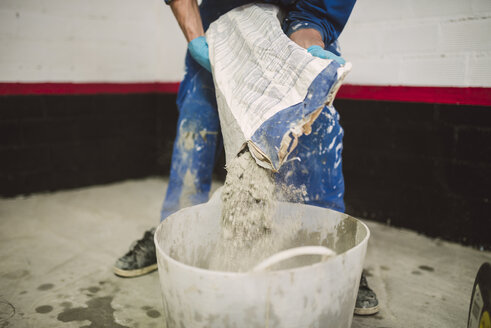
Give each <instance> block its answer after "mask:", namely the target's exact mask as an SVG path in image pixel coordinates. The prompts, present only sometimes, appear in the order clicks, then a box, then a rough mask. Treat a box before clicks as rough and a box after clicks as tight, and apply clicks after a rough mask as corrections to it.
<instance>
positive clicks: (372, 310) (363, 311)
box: [355, 305, 379, 315]
mask: <svg viewBox="0 0 491 328" xmlns="http://www.w3.org/2000/svg"><path fill="white" fill-rule="evenodd" d="M378 311H379V307H378V305H377V306H374V307H372V308H355V314H356V315H372V314H375V313H378Z"/></svg>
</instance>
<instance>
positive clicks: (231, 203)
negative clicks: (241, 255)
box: [222, 151, 275, 246]
mask: <svg viewBox="0 0 491 328" xmlns="http://www.w3.org/2000/svg"><path fill="white" fill-rule="evenodd" d="M274 190H275V183H274V178H273V174H272V172H271V171H269V170H266V169H264V168H262V167H260V166H259V165H257V164H256V161H255V160H254V158H253V157H252V156H251V154H250V153H249V151H244V152H242V153H240V154H239V155H238V156H237V157H236V158H234V159H233V160H231V161H230V163H229V164H228V165H227V177H226V179H225V185H224V187H223V192H222V203H223V209H222V229H223V230H222V232H223V237H224V238H225V239H228V240H232V241H233V242H234V245H235V246H243V245H246V244H250V243H251V242H253V241H255V240H257V239H259V238H260V237H262V236H263V235H264V234H265V233H267V232H269V231H270V230H271V224H272V215H273V210H274V208H273V197H274Z"/></svg>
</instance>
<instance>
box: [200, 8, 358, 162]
mask: <svg viewBox="0 0 491 328" xmlns="http://www.w3.org/2000/svg"><path fill="white" fill-rule="evenodd" d="M278 16H279V8H278V7H276V6H274V5H268V4H250V5H246V6H242V7H239V8H236V9H234V10H232V11H230V12H228V13H227V14H225V15H222V16H221V17H220V18H219V19H218V20H216V21H215V22H213V23H212V24H211V25H210V27H209V29H208V31H207V32H206V38H207V40H208V44H209V49H210V62H211V66H212V70H213V79H214V83H215V89H216V97H217V104H218V112H219V116H220V125H221V129H222V134H223V139H224V146H225V153H226V160H227V162H229V160H231V159H232V158H234V157H235V156H236V155H237V154H238V153H239V152H240V151H241V150H242V149H243V148H244V147H245V146H246V145H248V146H249V149H250V151H251V153H252V155H253V156H254V158H255V159H256V162H257V163H258V164H259V165H261V166H262V167H265V168H268V169H271V170H273V171H277V170H278V169H279V168H280V167H281V165H282V164H283V163H284V162H285V161H286V160H287V159H288V155H289V154H290V153H291V151H292V150H293V149H295V147H296V145H297V141H298V138H299V137H300V136H301V135H303V134H309V133H310V132H311V125H312V123H313V122H314V121H315V120H316V118H317V117H318V115H319V114H320V112H321V111H322V109H323V108H324V106H325V105H328V106H330V105H332V102H333V100H334V97H335V94H336V92H337V90H338V89H339V87H340V85H341V81H342V80H343V78H344V76H345V75H346V74H347V73H348V72H349V70H350V69H351V64H350V63H346V64H345V65H344V66H341V65H339V64H338V63H336V62H335V61H333V60H329V59H320V58H317V57H313V56H312V55H310V54H309V53H308V52H307V50H305V49H304V48H302V47H300V46H299V45H297V44H296V43H294V42H293V41H291V40H290V39H289V38H288V37H287V36H286V35H285V34H284V33H283V31H282V29H281V26H280V20H279V18H278Z"/></svg>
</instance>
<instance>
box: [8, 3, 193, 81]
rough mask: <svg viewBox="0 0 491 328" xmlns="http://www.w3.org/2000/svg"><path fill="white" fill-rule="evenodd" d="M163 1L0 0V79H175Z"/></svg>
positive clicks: (171, 26) (178, 56)
mask: <svg viewBox="0 0 491 328" xmlns="http://www.w3.org/2000/svg"><path fill="white" fill-rule="evenodd" d="M185 48H186V44H185V39H184V37H183V36H182V35H181V32H180V30H179V27H178V25H177V23H176V22H175V19H174V17H173V16H172V12H171V10H170V8H169V7H168V6H166V5H165V3H164V1H163V0H0V81H7V82H16V81H23V82H24V81H50V82H54V81H74V82H81V81H89V82H92V81H111V82H126V81H129V82H137V81H146V82H148V81H179V80H180V79H181V78H182V75H183V67H184V59H183V58H184V52H185Z"/></svg>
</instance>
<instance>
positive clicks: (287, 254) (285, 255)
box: [251, 246, 336, 272]
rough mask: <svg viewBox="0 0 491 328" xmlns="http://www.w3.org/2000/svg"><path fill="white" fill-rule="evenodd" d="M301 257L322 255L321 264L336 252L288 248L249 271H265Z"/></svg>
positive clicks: (315, 247)
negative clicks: (280, 263) (275, 265)
mask: <svg viewBox="0 0 491 328" xmlns="http://www.w3.org/2000/svg"><path fill="white" fill-rule="evenodd" d="M301 255H322V260H321V262H323V261H325V260H327V259H328V258H329V257H333V256H335V255H336V252H335V251H333V250H332V249H330V248H327V247H324V246H302V247H295V248H290V249H287V250H284V251H281V252H278V253H276V254H274V255H271V256H270V257H268V258H266V259H264V260H263V261H262V262H260V263H259V264H258V265H256V266H255V267H254V268H253V269H252V270H251V271H252V272H260V271H265V270H267V269H268V268H269V267H271V266H272V265H274V264H277V263H279V262H282V261H285V260H288V259H291V258H293V257H296V256H301Z"/></svg>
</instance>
